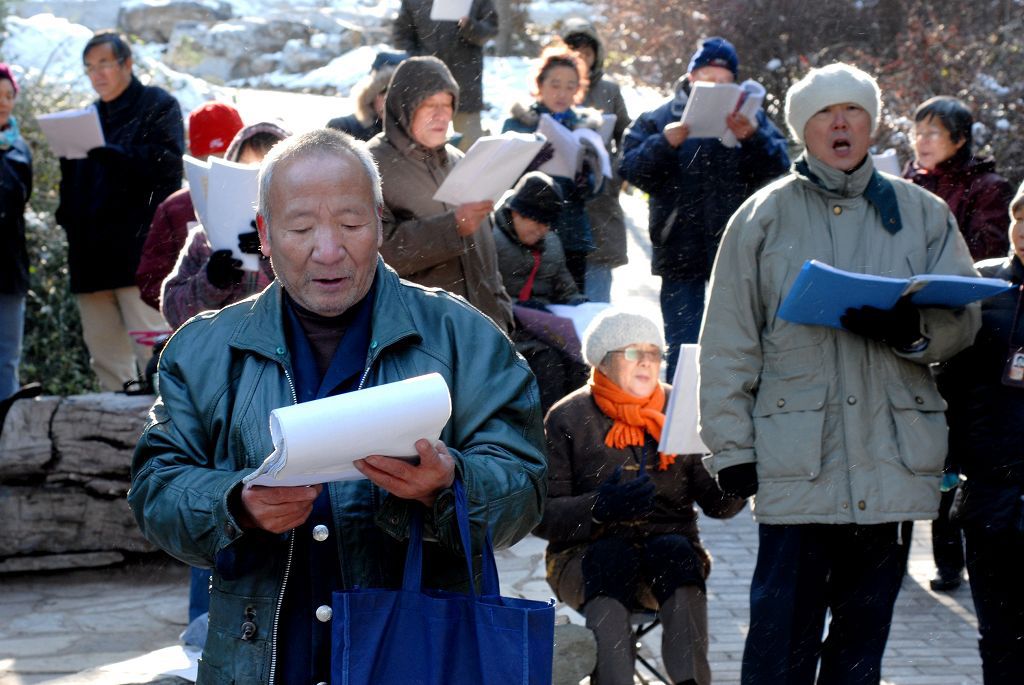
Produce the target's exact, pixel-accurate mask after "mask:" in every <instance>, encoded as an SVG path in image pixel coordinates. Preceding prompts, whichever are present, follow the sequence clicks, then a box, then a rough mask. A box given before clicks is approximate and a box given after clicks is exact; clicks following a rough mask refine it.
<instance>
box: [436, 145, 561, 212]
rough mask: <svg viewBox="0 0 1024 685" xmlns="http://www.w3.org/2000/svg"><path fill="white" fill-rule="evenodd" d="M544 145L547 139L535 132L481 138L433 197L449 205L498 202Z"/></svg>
mask: <svg viewBox="0 0 1024 685" xmlns="http://www.w3.org/2000/svg"><path fill="white" fill-rule="evenodd" d="M543 146H544V140H543V139H542V138H539V137H537V136H536V135H534V134H532V133H513V132H508V133H503V134H501V135H500V136H483V137H481V138H478V139H477V141H476V142H475V143H473V145H472V146H471V147H470V148H469V150H468V151H466V156H465V157H463V158H462V159H461V160H460V161H459V162H458V163H457V164H456V165H455V167H454V168H453V169H452V171H451V173H450V174H448V176H447V178H445V179H444V182H443V183H442V184H441V187H440V188H438V189H437V192H436V193H434V200H436V201H437V202H445V203H447V204H450V205H461V204H464V203H466V202H480V201H483V200H490V201H491V202H497V201H498V198H500V197H501V196H502V194H503V193H504V192H505V191H506V190H508V189H509V188H511V187H512V186H513V185H515V183H516V181H517V180H518V179H519V177H520V176H522V174H523V172H524V171H525V170H526V167H528V166H529V165H530V162H532V161H533V158H534V157H536V156H537V153H538V152H540V149H541V148H542V147H543Z"/></svg>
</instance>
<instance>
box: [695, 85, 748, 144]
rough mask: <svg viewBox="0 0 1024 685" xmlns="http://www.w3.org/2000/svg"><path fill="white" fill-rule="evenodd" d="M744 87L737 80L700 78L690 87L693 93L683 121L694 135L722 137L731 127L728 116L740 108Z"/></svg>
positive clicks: (696, 136) (697, 136) (698, 136)
mask: <svg viewBox="0 0 1024 685" xmlns="http://www.w3.org/2000/svg"><path fill="white" fill-rule="evenodd" d="M741 93H742V90H741V89H740V87H739V86H738V85H736V84H735V83H707V82H704V81H698V82H697V83H694V84H693V86H692V87H691V88H690V97H689V99H688V100H687V101H686V107H685V108H684V109H683V116H682V118H681V119H680V121H681V122H682V123H684V124H686V125H687V126H689V127H690V134H689V137H690V138H721V137H722V136H724V135H725V132H726V131H728V130H729V129H728V128H727V127H726V125H725V118H726V117H727V116H729V114H731V113H732V112H733V110H735V109H736V103H737V102H739V98H740V95H741Z"/></svg>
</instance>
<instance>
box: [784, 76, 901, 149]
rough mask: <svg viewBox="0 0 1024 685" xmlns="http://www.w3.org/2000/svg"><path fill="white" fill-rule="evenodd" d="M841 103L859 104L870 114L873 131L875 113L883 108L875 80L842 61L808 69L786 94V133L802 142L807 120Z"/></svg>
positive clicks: (876, 114)
mask: <svg viewBox="0 0 1024 685" xmlns="http://www.w3.org/2000/svg"><path fill="white" fill-rule="evenodd" d="M844 102H852V103H854V104H857V105H860V106H861V107H863V108H864V110H865V111H866V112H867V113H868V114H870V115H871V132H872V133H874V131H875V128H876V127H877V126H878V113H879V112H881V111H882V91H880V90H879V89H878V83H876V82H875V79H874V78H873V77H871V76H870V75H869V74H867V73H865V72H863V71H861V70H860V69H858V68H857V67H855V66H852V65H850V64H844V63H843V62H836V63H835V64H830V65H828V66H827V67H822V68H820V69H811V71H810V72H809V73H808V74H807V75H806V76H804V77H803V78H802V79H800V80H799V81H797V82H796V83H794V84H793V85H792V86H790V88H789V91H788V92H787V93H786V124H787V125H788V126H789V132H790V133H791V134H792V135H793V137H794V138H796V139H797V140H798V141H800V142H801V143H803V142H804V127H805V126H807V121H808V120H809V119H810V118H811V117H812V116H814V115H815V114H816V113H818V112H820V111H821V110H823V109H825V108H826V107H831V106H832V105H839V104H842V103H844Z"/></svg>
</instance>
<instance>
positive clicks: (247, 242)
mask: <svg viewBox="0 0 1024 685" xmlns="http://www.w3.org/2000/svg"><path fill="white" fill-rule="evenodd" d="M238 249H239V250H241V251H242V252H243V253H245V254H255V255H260V256H261V257H262V256H263V253H262V252H260V234H259V233H257V232H256V231H249V232H248V233H239V234H238Z"/></svg>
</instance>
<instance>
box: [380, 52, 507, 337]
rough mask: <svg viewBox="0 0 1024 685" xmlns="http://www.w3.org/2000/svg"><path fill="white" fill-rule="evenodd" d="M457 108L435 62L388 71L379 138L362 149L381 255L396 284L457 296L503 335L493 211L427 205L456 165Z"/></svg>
mask: <svg viewBox="0 0 1024 685" xmlns="http://www.w3.org/2000/svg"><path fill="white" fill-rule="evenodd" d="M458 106H459V86H458V84H457V83H456V82H455V79H454V78H452V74H451V72H450V71H448V67H446V66H445V65H444V63H443V62H441V60H439V59H437V58H436V57H413V58H410V59H408V60H406V61H404V62H402V63H401V64H400V65H399V66H398V68H397V69H396V70H395V75H394V76H393V77H392V79H391V86H390V87H389V88H388V94H387V100H386V101H385V103H384V130H383V132H382V133H380V134H378V135H377V136H375V137H374V138H373V139H372V140H371V141H370V142H369V149H370V153H371V154H372V155H373V156H374V158H375V159H376V160H377V164H378V166H379V167H380V174H381V178H382V179H383V184H384V217H383V220H384V244H383V245H381V248H380V252H381V255H382V256H383V257H384V261H386V262H387V263H388V264H389V265H390V266H391V267H392V268H393V269H394V270H395V271H397V272H398V274H399V275H400V276H402V277H403V278H406V279H408V280H410V281H413V282H415V283H419V284H420V285H425V286H428V287H435V288H443V289H445V290H447V291H449V292H452V293H455V294H456V295H461V296H462V297H464V298H466V299H467V300H468V301H469V303H470V304H472V305H473V306H474V307H476V308H477V309H479V310H480V311H482V312H483V313H484V314H486V315H487V316H489V317H491V319H492V320H493V321H494V322H495V323H496V324H498V326H499V327H501V328H502V329H503V330H505V331H506V332H507V331H509V330H511V328H512V301H511V299H509V296H508V293H507V292H505V286H504V285H502V282H501V274H500V272H499V271H498V258H497V253H496V251H495V247H494V236H493V234H492V226H491V223H490V219H489V214H490V212H491V210H492V209H493V207H492V204H491V203H490V202H488V201H484V202H471V203H466V204H462V205H459V206H457V207H452V206H451V205H448V204H447V203H444V202H438V201H437V200H434V199H433V197H434V193H435V192H437V189H438V188H439V187H440V186H441V184H442V183H443V182H444V179H445V178H447V176H448V174H449V173H451V170H452V168H453V167H454V166H455V164H457V163H458V161H459V160H461V159H462V157H463V155H462V153H461V152H460V151H459V150H457V149H456V148H454V147H453V146H451V145H449V144H448V142H447V132H448V124H449V122H450V121H451V118H452V115H453V113H454V112H456V111H458Z"/></svg>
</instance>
